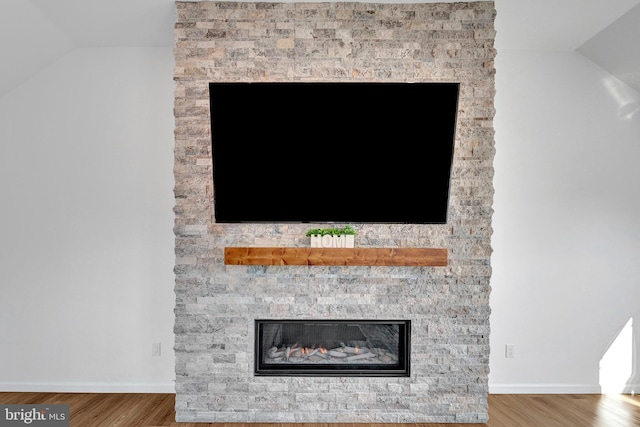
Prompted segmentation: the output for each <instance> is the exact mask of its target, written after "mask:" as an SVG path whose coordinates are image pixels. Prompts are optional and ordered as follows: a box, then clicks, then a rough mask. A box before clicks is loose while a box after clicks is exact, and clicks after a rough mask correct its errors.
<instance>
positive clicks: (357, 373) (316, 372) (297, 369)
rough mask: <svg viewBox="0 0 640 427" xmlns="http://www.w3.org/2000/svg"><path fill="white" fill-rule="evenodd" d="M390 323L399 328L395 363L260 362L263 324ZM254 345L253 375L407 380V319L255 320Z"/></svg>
mask: <svg viewBox="0 0 640 427" xmlns="http://www.w3.org/2000/svg"><path fill="white" fill-rule="evenodd" d="M283 323H298V324H336V323H337V324H366V325H375V324H393V325H399V342H398V361H397V362H396V363H395V364H295V363H290V364H267V363H264V362H263V360H262V352H263V349H262V341H263V336H262V331H263V328H261V325H265V324H283ZM254 338H255V344H254V375H255V376H291V377H304V376H314V377H409V376H410V359H411V357H410V355H411V321H410V320H362V319H347V320H345V319H327V320H317V319H312V320H307V319H256V320H255V336H254Z"/></svg>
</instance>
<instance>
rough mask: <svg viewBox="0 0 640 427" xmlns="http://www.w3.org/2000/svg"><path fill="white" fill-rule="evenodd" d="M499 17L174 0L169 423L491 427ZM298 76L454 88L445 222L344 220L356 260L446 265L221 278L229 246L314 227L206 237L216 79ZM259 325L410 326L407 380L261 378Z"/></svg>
mask: <svg viewBox="0 0 640 427" xmlns="http://www.w3.org/2000/svg"><path fill="white" fill-rule="evenodd" d="M495 14H496V12H495V9H494V4H493V2H469V3H437V4H436V3H433V4H370V3H245V2H242V3H235V2H215V3H214V2H179V3H177V22H176V26H175V37H176V40H175V42H176V44H175V61H176V68H175V82H176V91H175V124H176V129H175V142H176V145H175V169H174V173H175V198H176V205H175V213H176V220H175V235H176V267H175V273H176V287H175V292H176V307H175V315H176V319H175V334H176V344H175V351H176V393H177V395H176V414H177V415H176V417H177V420H178V421H202V422H205V421H207V422H233V421H241V422H285V421H286V422H484V421H486V420H487V394H488V384H487V380H488V371H489V367H488V366H489V312H490V308H489V295H490V286H489V278H490V274H491V267H490V255H491V246H490V238H491V215H492V200H493V185H492V177H493V166H492V165H493V157H494V142H493V135H494V131H493V115H494V108H493V98H494V64H493V60H494V57H495V50H494V47H493V44H494V37H495V32H494V18H495ZM298 80H303V81H309V80H313V81H403V82H404V81H421V82H422V81H453V82H460V84H461V97H460V103H459V115H458V123H457V136H456V145H455V158H454V165H453V172H452V175H453V176H452V188H451V195H450V208H449V221H448V223H447V224H446V225H388V224H387V225H376V224H374V225H372V224H369V225H364V224H353V225H354V226H355V228H356V229H357V230H358V231H359V234H358V236H357V239H356V246H364V247H442V248H447V249H448V252H449V265H448V266H447V267H307V266H269V267H266V266H225V265H224V261H223V251H224V247H225V246H308V245H309V241H308V237H305V232H306V230H307V229H309V228H310V227H312V226H315V224H311V225H309V224H306V225H305V224H215V223H214V214H213V204H212V200H213V194H212V193H213V186H212V174H211V149H210V144H211V132H210V126H209V100H208V83H209V82H210V81H298ZM425 102H429V100H428V99H426V100H425ZM415 108H420V105H415ZM335 115H336V117H340V120H341V122H342V123H344V124H345V125H349V124H348V123H346V122H345V120H348V115H344V116H341V112H339V111H336V112H335ZM353 125H358V124H357V123H353ZM369 125H371V124H369ZM247 126H251V123H247ZM424 131H425V134H424V144H428V141H429V138H428V137H429V135H428V132H429V129H425V130H424ZM304 137H305V136H304V135H300V143H301V144H304ZM417 139H419V135H418V138H417ZM417 145H419V143H417ZM416 148H418V147H416ZM372 149H375V147H372ZM351 154H352V156H353V157H354V158H355V159H356V161H357V159H358V157H359V155H360V154H364V153H351ZM408 155H410V154H409V153H408ZM371 167H374V168H380V173H381V174H384V168H383V167H382V165H371ZM427 167H429V166H428V158H425V168H427ZM296 178H298V177H292V179H296ZM371 184H372V185H382V182H379V183H371ZM254 191H287V185H286V183H283V185H282V186H280V187H279V188H277V189H265V188H262V187H261V185H260V183H259V182H247V191H246V193H245V194H244V195H243V196H244V197H251V194H252V192H254ZM297 197H304V195H303V194H291V199H292V202H294V201H295V199H296V198H297ZM416 197H422V198H425V199H428V197H429V183H428V182H425V183H424V192H422V193H420V194H416ZM256 318H293V319H311V318H314V319H329V318H331V319H346V318H355V319H375V318H382V319H410V320H411V321H412V338H411V339H412V343H411V344H412V345H411V376H410V377H404V378H372V377H363V378H360V377H320V378H311V377H255V376H254V375H253V345H254V332H253V328H254V319H256Z"/></svg>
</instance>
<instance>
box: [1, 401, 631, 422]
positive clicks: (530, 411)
mask: <svg viewBox="0 0 640 427" xmlns="http://www.w3.org/2000/svg"><path fill="white" fill-rule="evenodd" d="M60 403H67V404H69V408H70V412H71V414H70V415H71V416H70V418H71V422H70V426H71V427H257V426H261V427H263V426H264V427H267V426H268V427H365V426H372V425H373V426H374V427H398V426H402V427H404V426H411V427H478V426H486V427H574V426H575V427H639V426H640V397H639V396H630V395H595V394H593V395H591V394H589V395H584V394H579V395H564V394H563V395H557V394H545V395H525V394H515V395H514V394H495V395H490V396H489V422H488V423H487V424H432V423H419V424H356V423H348V424H345V423H341V424H326V423H318V424H311V423H304V424H290V423H279V424H258V423H253V424H252V423H177V422H175V411H174V404H175V395H173V394H142V393H141V394H125V393H0V404H60Z"/></svg>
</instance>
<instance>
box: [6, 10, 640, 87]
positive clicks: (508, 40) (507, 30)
mask: <svg viewBox="0 0 640 427" xmlns="http://www.w3.org/2000/svg"><path fill="white" fill-rule="evenodd" d="M298 1H299V0H298ZM316 1H318V0H316ZM411 1H415V2H421V3H436V2H442V1H446V2H453V1H459V0H452V1H449V0H422V1H420V0H409V2H411ZM371 2H375V0H371ZM384 2H385V3H403V1H394V0H384ZM404 3H406V1H404ZM495 4H496V10H497V18H496V24H495V26H496V30H497V36H496V48H497V49H498V52H500V51H501V50H507V49H516V50H547V51H574V50H576V51H578V52H580V53H582V54H583V55H585V56H587V57H588V58H590V59H591V60H592V61H594V62H595V63H597V64H598V65H600V66H601V67H602V68H604V69H605V70H607V71H608V72H610V73H611V74H612V75H614V76H616V77H618V78H619V79H620V80H622V81H624V82H625V83H627V84H628V85H629V86H631V87H633V88H634V89H635V90H638V91H640V44H639V43H638V41H640V0H535V1H532V0H495ZM1 7H2V9H3V13H2V14H0V54H1V55H2V58H3V60H2V62H1V63H0V97H1V96H2V95H3V94H5V93H6V92H8V91H10V90H11V89H13V88H14V87H16V86H18V85H20V84H22V83H23V82H25V81H26V80H28V79H29V78H31V77H32V76H34V75H35V74H37V73H38V72H39V71H40V70H41V69H43V68H44V67H46V66H47V65H49V64H51V63H53V62H54V61H56V60H58V59H59V58H61V57H62V56H64V55H65V54H67V53H68V52H70V51H71V50H73V49H76V48H83V47H124V46H133V47H141V46H146V47H150V46H156V47H172V46H173V24H174V22H175V2H174V0H55V1H52V0H3V1H2V6H1Z"/></svg>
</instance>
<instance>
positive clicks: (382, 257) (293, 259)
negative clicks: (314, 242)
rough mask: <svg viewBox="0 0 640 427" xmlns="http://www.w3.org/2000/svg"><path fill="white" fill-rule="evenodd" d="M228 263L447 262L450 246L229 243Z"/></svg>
mask: <svg viewBox="0 0 640 427" xmlns="http://www.w3.org/2000/svg"><path fill="white" fill-rule="evenodd" d="M224 263H225V265H318V266H327V265H346V266H367V265H370V266H410V267H421V266H441V267H443V266H446V265H447V264H448V258H447V250H446V249H439V248H436V249H433V248H302V247H275V248H264V247H226V248H224Z"/></svg>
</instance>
